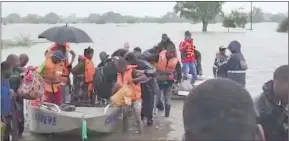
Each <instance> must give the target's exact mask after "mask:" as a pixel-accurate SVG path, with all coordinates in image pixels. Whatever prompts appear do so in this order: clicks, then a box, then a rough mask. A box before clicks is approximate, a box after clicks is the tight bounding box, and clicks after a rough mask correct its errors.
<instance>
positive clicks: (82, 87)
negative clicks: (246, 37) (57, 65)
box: [71, 47, 95, 106]
mask: <svg viewBox="0 0 289 141" xmlns="http://www.w3.org/2000/svg"><path fill="white" fill-rule="evenodd" d="M93 54H94V50H93V49H92V48H90V47H88V48H86V49H85V50H84V56H80V57H79V63H78V64H77V65H76V66H75V67H74V68H73V69H72V71H71V72H72V74H73V75H74V78H75V81H77V82H76V84H74V85H75V93H74V98H73V100H74V103H77V104H81V105H84V106H89V105H93V104H94V103H95V93H94V88H93V80H94V75H95V66H94V63H93V61H92V57H93ZM77 95H81V96H80V97H79V98H80V99H79V98H77V97H75V96H77Z"/></svg>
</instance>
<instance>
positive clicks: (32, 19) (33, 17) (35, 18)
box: [22, 14, 42, 24]
mask: <svg viewBox="0 0 289 141" xmlns="http://www.w3.org/2000/svg"><path fill="white" fill-rule="evenodd" d="M41 18H42V17H40V16H39V15H37V14H28V15H27V16H25V17H23V18H22V21H23V22H24V23H32V24H38V23H40V22H41Z"/></svg>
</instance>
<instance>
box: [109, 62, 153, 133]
mask: <svg viewBox="0 0 289 141" xmlns="http://www.w3.org/2000/svg"><path fill="white" fill-rule="evenodd" d="M114 63H115V66H116V70H117V85H116V86H117V87H115V88H114V90H113V93H115V92H117V90H119V89H120V88H121V87H122V86H124V85H125V84H131V85H132V86H133V95H132V97H131V98H132V108H133V109H134V110H133V112H134V115H135V117H136V122H137V125H138V130H139V132H140V133H142V131H143V124H142V120H141V105H142V102H141V94H142V93H141V85H140V83H141V82H145V81H147V80H148V78H147V77H146V75H145V74H144V73H143V72H142V71H138V70H136V67H137V65H128V62H127V61H126V60H125V59H124V58H120V59H116V60H115V61H114ZM123 120H124V126H123V127H124V130H125V131H127V126H128V115H127V114H126V113H125V114H124V118H123Z"/></svg>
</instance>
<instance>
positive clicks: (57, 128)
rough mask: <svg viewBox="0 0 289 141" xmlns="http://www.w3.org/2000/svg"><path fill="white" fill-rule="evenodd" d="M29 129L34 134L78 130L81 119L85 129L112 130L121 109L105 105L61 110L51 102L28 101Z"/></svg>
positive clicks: (117, 121) (116, 124)
mask: <svg viewBox="0 0 289 141" xmlns="http://www.w3.org/2000/svg"><path fill="white" fill-rule="evenodd" d="M27 114H28V122H29V130H30V132H32V133H36V134H47V133H48V134H49V133H52V134H57V133H68V132H72V131H75V130H77V131H79V133H80V131H81V130H82V128H83V124H82V123H83V120H85V121H86V127H85V128H87V129H86V130H87V131H92V132H96V133H111V132H114V131H115V130H116V129H117V127H118V125H119V124H118V123H120V120H121V114H122V112H121V110H120V109H119V108H116V107H113V106H111V105H107V106H106V107H75V110H73V111H63V110H61V108H60V107H59V106H58V105H56V104H53V103H47V102H39V103H36V104H35V102H32V101H29V102H28V105H27Z"/></svg>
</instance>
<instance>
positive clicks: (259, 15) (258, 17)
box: [252, 7, 265, 23]
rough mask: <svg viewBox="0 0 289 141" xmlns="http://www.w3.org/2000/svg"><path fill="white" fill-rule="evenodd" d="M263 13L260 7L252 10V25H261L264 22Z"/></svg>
mask: <svg viewBox="0 0 289 141" xmlns="http://www.w3.org/2000/svg"><path fill="white" fill-rule="evenodd" d="M263 14H264V13H263V11H262V9H261V8H258V7H253V10H252V23H260V22H264V21H265V19H264V15H263Z"/></svg>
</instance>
